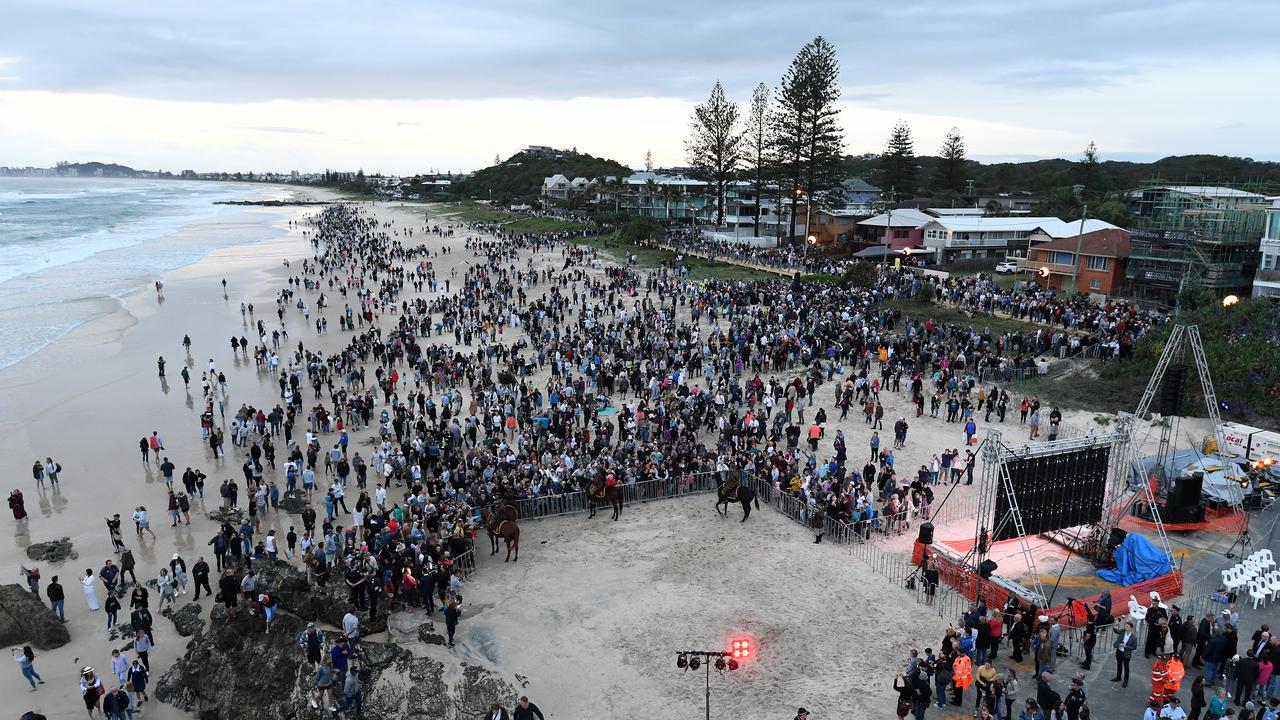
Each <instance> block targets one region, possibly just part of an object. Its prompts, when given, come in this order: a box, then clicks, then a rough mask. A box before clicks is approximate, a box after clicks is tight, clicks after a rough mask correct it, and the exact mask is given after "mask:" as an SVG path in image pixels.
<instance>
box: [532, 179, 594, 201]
mask: <svg viewBox="0 0 1280 720" xmlns="http://www.w3.org/2000/svg"><path fill="white" fill-rule="evenodd" d="M594 185H595V183H594V182H592V181H591V180H588V179H586V178H584V177H576V178H574V179H572V180H570V179H569V178H567V177H565V176H564V175H561V174H559V173H556V174H555V175H552V176H551V177H549V178H543V180H542V199H543V200H545V201H548V202H550V203H551V204H560V205H563V204H565V203H567V202H569V200H570V199H571V198H575V197H579V196H582V195H586V194H587V192H588V191H589V190H590V189H591V188H592V187H593V186H594Z"/></svg>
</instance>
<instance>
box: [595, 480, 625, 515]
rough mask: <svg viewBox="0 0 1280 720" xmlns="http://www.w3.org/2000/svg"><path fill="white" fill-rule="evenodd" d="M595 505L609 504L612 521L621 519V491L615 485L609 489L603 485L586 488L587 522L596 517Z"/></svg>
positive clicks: (597, 484)
mask: <svg viewBox="0 0 1280 720" xmlns="http://www.w3.org/2000/svg"><path fill="white" fill-rule="evenodd" d="M596 503H602V504H603V503H609V506H610V507H612V508H613V519H614V520H617V519H618V518H620V517H622V490H621V489H620V488H619V487H618V486H617V485H614V486H613V487H610V486H608V485H606V484H604V483H593V484H592V485H591V486H590V487H589V488H587V509H588V510H590V513H589V514H588V515H587V519H588V520H589V519H591V518H593V517H595V516H596Z"/></svg>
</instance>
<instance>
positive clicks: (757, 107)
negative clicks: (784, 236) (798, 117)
mask: <svg viewBox="0 0 1280 720" xmlns="http://www.w3.org/2000/svg"><path fill="white" fill-rule="evenodd" d="M769 99H770V98H769V86H768V85H765V84H764V83H760V84H759V85H757V86H756V89H755V91H754V92H752V93H751V107H750V109H748V110H747V120H746V124H747V129H746V132H745V133H744V135H743V155H744V156H745V158H744V159H745V161H746V165H747V168H746V174H747V176H748V179H749V180H750V182H751V190H752V191H753V192H754V193H755V196H756V222H755V229H754V233H753V234H754V236H755V237H760V210H761V205H762V203H763V200H764V192H765V181H766V178H767V176H768V174H769V171H768V163H769V154H770V150H771V148H772V144H773V135H772V133H771V131H770V128H769Z"/></svg>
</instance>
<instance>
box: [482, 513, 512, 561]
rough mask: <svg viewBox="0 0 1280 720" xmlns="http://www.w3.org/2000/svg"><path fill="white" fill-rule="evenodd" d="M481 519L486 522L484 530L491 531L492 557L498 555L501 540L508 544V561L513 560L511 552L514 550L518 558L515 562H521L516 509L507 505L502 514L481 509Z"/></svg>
mask: <svg viewBox="0 0 1280 720" xmlns="http://www.w3.org/2000/svg"><path fill="white" fill-rule="evenodd" d="M480 519H481V520H482V521H484V529H485V530H487V531H489V542H490V543H492V545H493V552H491V553H489V555H490V556H491V557H492V556H493V555H497V554H498V540H499V539H501V540H502V541H503V542H505V543H506V544H507V558H506V560H503V562H507V560H511V552H512V551H513V550H514V551H515V553H516V557H515V560H514V562H519V561H520V526H519V525H517V524H516V509H515V508H514V507H512V506H511V505H505V506H503V508H502V513H501V515H499V514H498V513H491V512H489V509H488V508H481V509H480Z"/></svg>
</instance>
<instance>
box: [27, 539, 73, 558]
mask: <svg viewBox="0 0 1280 720" xmlns="http://www.w3.org/2000/svg"><path fill="white" fill-rule="evenodd" d="M27 557H29V558H31V559H32V560H37V561H40V562H50V563H59V562H62V561H64V560H75V559H76V558H78V557H80V556H79V555H78V554H76V551H75V550H72V549H71V538H68V537H64V538H62V539H60V540H50V541H49V542H39V543H32V544H31V545H28V546H27Z"/></svg>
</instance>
